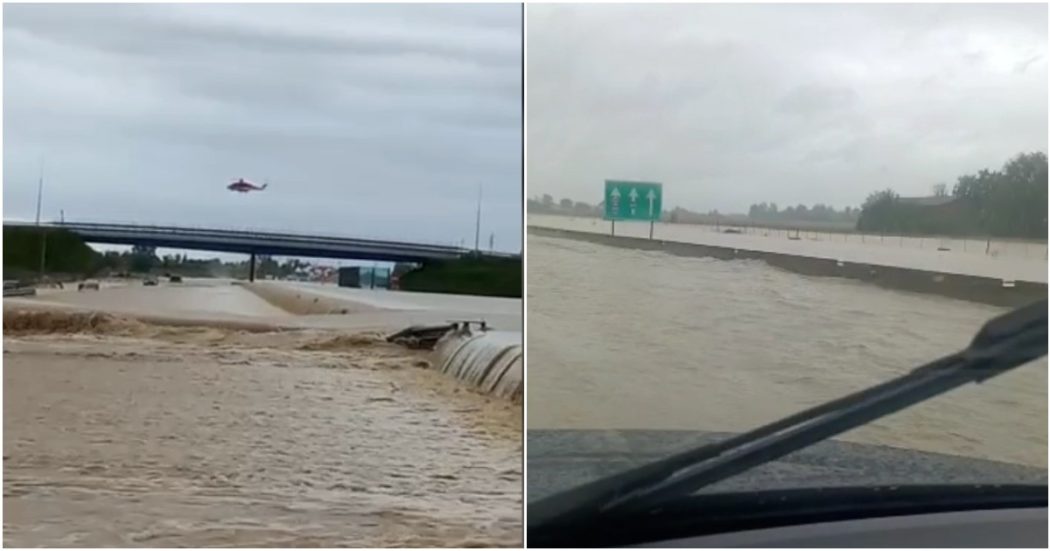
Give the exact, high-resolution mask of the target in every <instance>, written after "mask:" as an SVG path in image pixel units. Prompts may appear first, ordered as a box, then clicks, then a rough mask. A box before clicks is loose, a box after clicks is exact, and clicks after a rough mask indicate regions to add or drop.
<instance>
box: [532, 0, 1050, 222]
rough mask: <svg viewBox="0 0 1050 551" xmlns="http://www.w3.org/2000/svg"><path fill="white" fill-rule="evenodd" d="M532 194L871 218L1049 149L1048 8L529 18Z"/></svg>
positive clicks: (587, 10)
mask: <svg viewBox="0 0 1050 551" xmlns="http://www.w3.org/2000/svg"><path fill="white" fill-rule="evenodd" d="M527 33H528V67H527V69H528V80H527V86H528V104H529V105H528V138H529V139H528V169H529V172H528V178H529V182H528V191H529V195H530V196H537V195H539V194H542V193H550V194H551V195H553V196H554V197H555V198H558V199H560V198H562V197H571V198H573V199H576V200H585V201H588V202H592V203H597V202H598V201H599V200H601V195H602V188H603V184H602V182H603V180H605V179H607V178H610V179H615V178H622V179H641V180H646V181H659V182H663V184H664V208H665V209H670V208H672V207H674V206H676V205H677V206H682V207H686V208H690V209H693V210H700V211H707V210H709V209H716V208H717V209H719V210H720V211H722V212H741V211H745V212H746V210H747V208H748V206H749V205H750V204H751V203H757V202H761V201H775V202H777V203H778V204H780V205H781V206H784V205H788V204H791V205H794V204H798V203H806V204H813V203H816V202H823V203H826V204H832V205H835V206H837V207H843V206H846V205H854V206H858V205H860V203H861V202H863V200H864V198H865V197H866V196H867V194H868V193H869V192H871V191H874V190H877V189H884V188H886V187H892V188H894V189H896V190H897V191H898V192H899V193H901V194H902V195H928V194H929V193H930V188H931V186H932V185H933V184H936V183H938V182H945V183H948V184H949V189H950V187H951V184H952V183H954V181H955V179H956V177H957V176H959V175H961V174H965V173H971V172H975V171H977V170H979V169H982V168H998V167H1000V166H1001V165H1002V164H1003V163H1004V162H1005V161H1006V160H1007V159H1008V158H1009V157H1011V156H1013V155H1015V154H1017V153H1019V152H1022V151H1034V150H1039V151H1046V149H1047V6H1046V4H1041V5H1039V4H1028V5H881V6H872V5H662V6H653V5H649V6H640V5H574V6H573V5H567V6H556V5H535V4H534V5H530V6H529V7H528V30H527Z"/></svg>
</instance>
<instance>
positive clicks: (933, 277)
mask: <svg viewBox="0 0 1050 551" xmlns="http://www.w3.org/2000/svg"><path fill="white" fill-rule="evenodd" d="M528 231H529V233H531V234H534V235H540V236H546V237H555V238H563V239H574V240H577V241H587V242H591V243H597V244H601V245H606V246H610V247H621V248H630V249H638V250H648V251H662V252H666V253H669V254H674V255H678V256H692V257H711V258H717V259H720V260H762V261H764V262H765V263H767V264H769V265H770V266H773V267H775V268H780V269H782V270H786V271H789V272H794V273H797V274H802V275H807V276H816V277H844V278H848V279H855V280H860V281H864V282H867V283H871V284H874V285H878V286H880V287H884V288H887V289H895V290H900V291H911V292H917V293H927V294H933V295H940V296H944V297H949V298H955V299H960V300H968V301H972V302H979V303H982V304H990V305H993V306H1004V307H1011V308H1012V307H1016V306H1022V305H1025V304H1030V303H1032V302H1034V301H1036V300H1041V299H1045V298H1046V296H1047V287H1046V283H1042V282H1034V281H1016V280H1006V279H999V278H994V277H985V276H976V275H967V274H958V273H950V272H937V271H932V270H921V269H916V268H903V267H897V266H885V265H880V264H869V263H863V262H848V261H842V260H835V259H830V258H817V257H810V256H800V255H793V254H785V253H774V252H767V251H754V250H746V249H739V248H733V247H723V246H717V245H703V244H698V243H685V242H680V241H661V240H650V239H645V238H641V237H623V236H611V235H604V234H598V233H590V232H584V231H576V230H564V229H555V228H547V227H540V226H529V227H528Z"/></svg>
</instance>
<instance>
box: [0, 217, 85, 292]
mask: <svg viewBox="0 0 1050 551" xmlns="http://www.w3.org/2000/svg"><path fill="white" fill-rule="evenodd" d="M44 239H46V243H43V244H44V245H46V255H45V263H44V270H45V272H47V273H49V274H69V275H77V276H83V275H89V274H90V273H92V271H93V270H94V269H95V268H96V266H97V263H98V260H99V258H100V255H99V254H98V253H97V252H95V251H94V250H93V249H92V248H91V247H89V246H87V244H85V243H84V242H83V241H81V240H80V238H79V237H77V236H76V235H75V234H73V233H71V232H69V231H66V230H61V229H38V228H27V227H6V226H5V227H4V277H5V278H6V279H20V278H35V277H36V276H38V275H39V273H40V249H41V245H42V241H43V240H44Z"/></svg>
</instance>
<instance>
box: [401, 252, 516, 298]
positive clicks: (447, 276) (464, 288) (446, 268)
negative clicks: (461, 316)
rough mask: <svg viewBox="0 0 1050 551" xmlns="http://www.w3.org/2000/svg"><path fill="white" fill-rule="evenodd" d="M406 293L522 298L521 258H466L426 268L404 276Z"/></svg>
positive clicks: (430, 264)
mask: <svg viewBox="0 0 1050 551" xmlns="http://www.w3.org/2000/svg"><path fill="white" fill-rule="evenodd" d="M399 285H400V288H401V289H403V290H405V291H418V292H426V293H450V294H456V295H483V296H495V297H513V298H521V289H522V263H521V259H520V258H491V257H475V256H471V257H466V258H460V259H457V260H448V261H435V262H429V263H427V264H424V265H423V266H422V267H421V268H417V269H415V270H413V271H411V272H408V273H406V274H404V275H402V276H401V279H400V282H399Z"/></svg>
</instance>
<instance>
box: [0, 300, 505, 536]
mask: <svg viewBox="0 0 1050 551" xmlns="http://www.w3.org/2000/svg"><path fill="white" fill-rule="evenodd" d="M33 304H35V305H36V306H38V308H37V309H35V310H33V311H17V310H16V308H17V307H18V306H19V305H22V306H28V305H33ZM55 305H58V306H62V307H64V308H63V309H60V310H48V309H42V308H40V307H48V306H55ZM71 307H75V308H78V309H96V308H105V309H107V310H110V311H116V312H119V313H120V314H121V315H132V314H144V313H149V314H152V315H154V316H155V317H159V318H165V319H168V318H170V319H171V320H180V321H181V322H183V323H182V324H181V325H180V326H178V327H172V326H159V325H151V324H147V323H141V322H138V321H135V320H131V319H126V318H124V317H121V315H116V316H114V315H109V316H107V315H98V314H94V313H91V312H79V311H72V312H71V311H70V310H69V308H71ZM394 313H396V314H399V315H400V316H401V317H402V318H403V317H404V316H406V315H411V312H404V311H399V312H394ZM369 315H371V314H370V313H369ZM296 317H297V316H292V315H290V314H289V313H288V312H285V311H283V310H280V309H278V308H276V307H275V306H273V305H272V304H270V303H269V302H267V301H266V300H263V299H262V298H260V297H259V296H257V295H255V294H253V293H252V292H250V291H248V290H247V289H244V288H241V287H234V286H231V285H229V284H228V283H227V282H218V283H214V282H213V283H201V284H200V285H170V286H169V285H161V286H159V287H142V286H130V287H119V288H106V289H103V290H102V291H99V292H84V293H77V292H76V291H67V292H65V293H51V294H48V295H47V296H44V297H40V300H30V299H26V300H21V301H5V317H4V328H5V329H4V330H5V334H4V543H6V544H8V545H12V546H16V547H32V546H49V547H80V546H88V547H110V546H149V547H152V546H163V547H198V546H249V547H254V546H277V547H297V546H324V547H377V546H378V547H384V546H395V547H405V546H426V547H431V546H453V547H463V546H479V545H480V546H485V547H491V546H520V545H521V541H522V539H521V538H522V517H523V511H522V494H521V488H522V471H521V454H522V444H521V438H522V427H521V404H520V401H519V402H518V403H515V402H513V401H511V400H504V399H495V398H492V397H490V396H486V395H483V394H482V393H480V392H476V391H472V390H471V389H469V388H468V387H467V386H466V385H465V384H464V383H463V382H461V381H457V380H455V379H454V378H452V377H449V376H447V375H445V374H443V373H440V372H439V371H438V370H437V369H427V366H428V360H429V359H430V358H429V357H428V356H427V355H426V354H425V353H424V352H422V351H409V350H406V349H404V348H401V347H398V346H396V345H391V344H388V343H386V342H384V340H383V339H382V338H381V335H380V334H377V333H360V332H359V330H356V329H355V330H347V329H345V327H344V326H346V325H353V324H354V323H355V322H354V321H353V320H354V318H355V317H356V316H352V315H351V316H299V317H302V318H305V321H304V326H306V327H305V328H303V329H301V330H292V331H285V330H257V329H256V330H252V331H247V330H244V329H243V327H244V326H245V324H244V323H242V322H245V321H265V322H269V323H280V324H282V325H284V324H287V323H289V322H290V320H291V319H293V318H296ZM321 317H327V318H332V321H331V322H330V323H327V322H325V323H321V320H320V319H318V318H321ZM209 320H210V321H212V322H213V323H211V324H210V325H208V326H206V327H205V326H202V325H200V323H203V321H209ZM231 320H232V321H236V322H237V323H235V324H232V325H228V322H230V321H231ZM191 321H192V323H190V322H191ZM380 321H383V322H384V323H387V322H391V321H396V319H395V318H390V319H385V318H384V319H383V320H380ZM400 323H405V319H401V320H400ZM260 325H263V326H265V325H267V324H260ZM331 325H335V327H334V328H333V327H331ZM518 339H519V340H518V345H519V346H518V349H519V353H520V333H519V334H518ZM519 367H520V360H519ZM519 381H520V377H519Z"/></svg>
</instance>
